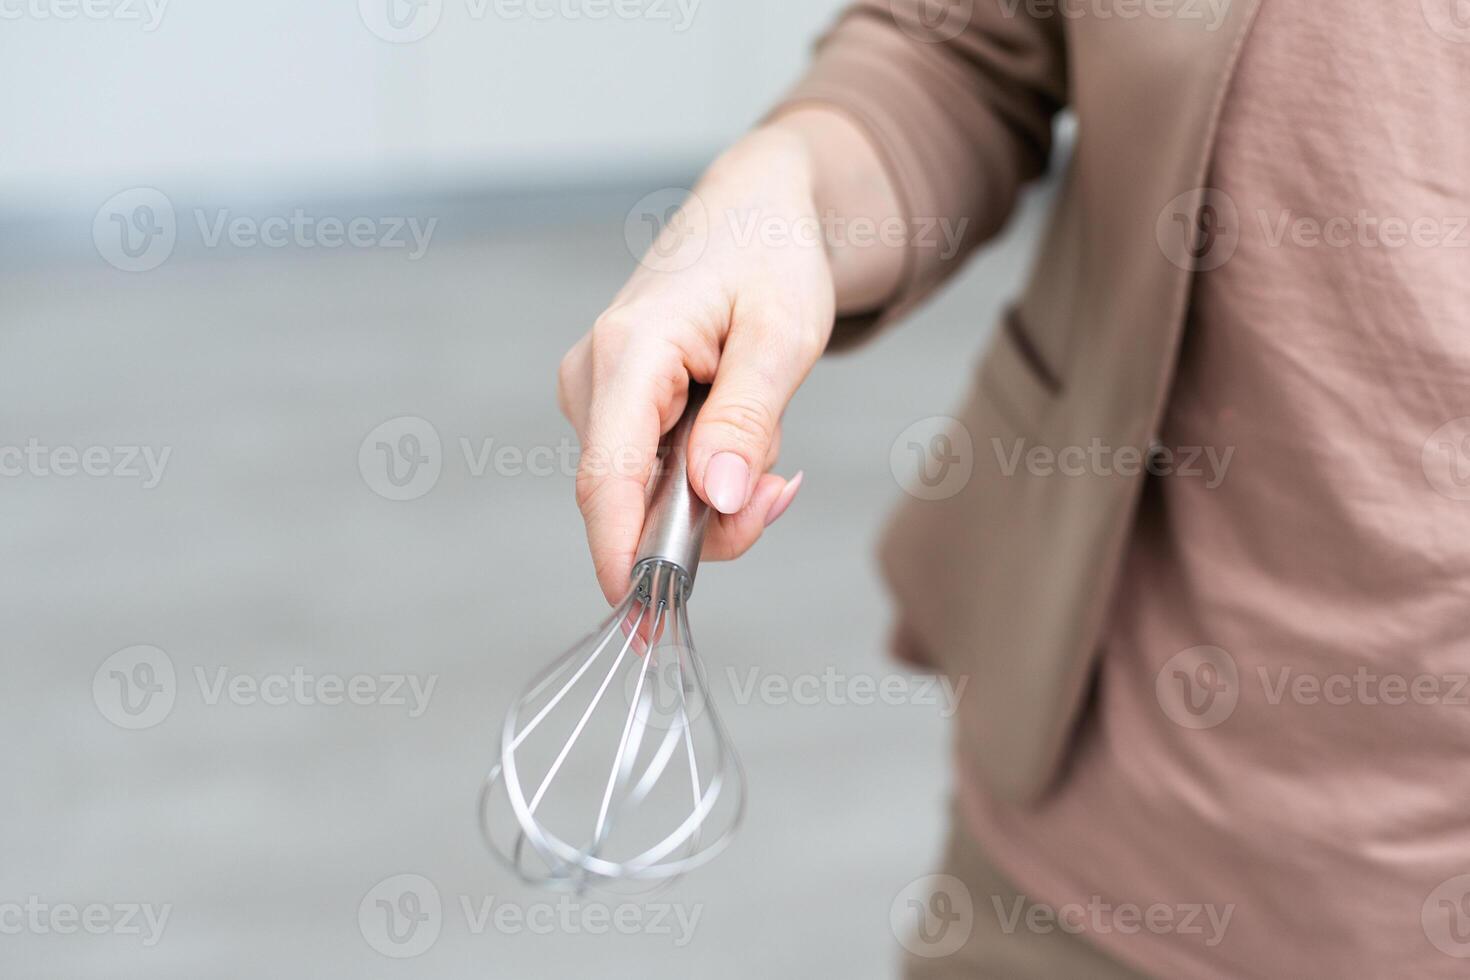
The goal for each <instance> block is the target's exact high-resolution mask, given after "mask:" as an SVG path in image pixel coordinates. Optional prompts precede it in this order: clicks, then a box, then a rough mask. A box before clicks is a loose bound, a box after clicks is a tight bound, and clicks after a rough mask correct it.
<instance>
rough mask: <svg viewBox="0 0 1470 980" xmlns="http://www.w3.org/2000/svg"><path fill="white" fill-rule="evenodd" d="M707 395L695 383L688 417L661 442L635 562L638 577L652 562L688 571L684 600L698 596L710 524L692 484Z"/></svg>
mask: <svg viewBox="0 0 1470 980" xmlns="http://www.w3.org/2000/svg"><path fill="white" fill-rule="evenodd" d="M708 394H709V386H708V385H699V384H691V385H690V386H689V403H688V404H687V405H686V406H685V407H684V414H683V415H681V416H679V421H678V422H676V423H674V427H673V428H672V429H670V430H669V432H668V435H666V436H664V438H663V440H662V441H661V442H660V443H659V450H658V463H657V465H656V466H655V469H654V475H653V482H652V491H651V492H650V494H649V498H648V512H647V514H646V515H645V517H644V519H643V536H642V537H640V538H639V539H638V557H637V558H636V559H634V562H633V567H634V569H635V572H634V575H635V577H636V574H637V572H636V569H637V568H638V566H639V565H641V564H643V563H644V562H647V561H662V562H668V563H669V564H671V565H676V566H678V567H679V569H680V570H681V571H683V572H684V594H685V596H688V594H689V593H690V592H692V591H694V573H695V572H697V571H698V570H699V550H700V548H702V547H703V546H704V529H705V526H706V525H708V524H709V507H708V506H706V505H705V502H704V501H703V500H700V499H699V497H698V495H696V494H695V492H694V488H693V487H691V486H690V485H689V433H690V431H691V430H693V428H694V419H695V417H696V416H697V415H699V410H700V408H701V407H702V406H703V405H704V399H705V397H706V396H707V395H708Z"/></svg>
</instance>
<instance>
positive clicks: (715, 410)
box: [689, 306, 820, 517]
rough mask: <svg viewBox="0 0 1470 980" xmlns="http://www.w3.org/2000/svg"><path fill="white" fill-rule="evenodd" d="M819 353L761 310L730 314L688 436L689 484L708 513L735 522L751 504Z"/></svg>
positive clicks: (798, 332) (795, 330)
mask: <svg viewBox="0 0 1470 980" xmlns="http://www.w3.org/2000/svg"><path fill="white" fill-rule="evenodd" d="M764 309H765V310H768V309H770V307H769V306H768V307H765V308H764ZM819 353H820V349H819V347H818V346H817V345H816V344H815V343H813V342H810V341H809V340H808V339H806V336H805V332H804V331H801V330H800V329H798V326H797V324H794V323H778V322H775V317H774V316H773V315H772V314H770V313H767V312H764V311H763V313H762V314H761V316H760V318H759V319H758V320H755V321H754V322H752V318H750V317H745V318H744V319H742V318H741V316H740V313H739V311H736V314H735V322H734V325H733V326H732V329H731V331H730V334H729V337H728V339H727V340H726V343H725V348H724V350H723V351H722V352H721V354H720V363H719V367H718V369H717V371H716V373H715V380H714V385H713V387H712V388H711V389H710V394H709V399H708V400H707V401H706V402H705V404H704V408H703V409H702V410H701V411H700V413H699V418H698V420H697V421H696V422H695V426H694V431H693V433H692V434H691V435H690V438H689V472H690V480H689V482H690V483H691V484H692V485H693V487H694V490H695V492H696V493H698V494H699V495H700V497H702V498H703V499H704V501H705V502H706V503H708V504H709V505H710V506H711V507H713V508H714V509H715V511H716V512H718V513H720V514H723V515H726V516H738V515H739V514H740V512H741V511H743V510H744V509H745V508H746V507H747V505H749V504H750V503H751V501H752V499H753V494H754V493H755V490H756V487H757V484H758V482H759V481H760V478H761V474H762V473H763V472H764V471H765V469H766V466H767V465H768V460H771V459H773V458H774V453H775V450H776V448H777V440H778V437H779V432H780V426H781V414H782V413H783V412H784V411H785V410H786V405H787V403H788V402H789V401H790V400H791V396H792V395H793V394H794V393H795V392H796V389H797V386H798V385H800V384H801V382H802V381H803V380H804V379H805V378H806V375H807V372H808V371H809V370H810V369H811V366H812V363H813V362H814V361H815V360H816V358H817V355H818V354H819ZM760 516H762V517H763V516H764V515H763V514H762V515H760Z"/></svg>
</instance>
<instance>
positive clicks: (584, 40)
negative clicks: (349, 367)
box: [0, 0, 841, 210]
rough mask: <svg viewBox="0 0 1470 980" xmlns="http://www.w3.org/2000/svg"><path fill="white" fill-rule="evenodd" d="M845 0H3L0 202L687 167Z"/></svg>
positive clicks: (728, 129)
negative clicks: (394, 39) (396, 23)
mask: <svg viewBox="0 0 1470 980" xmlns="http://www.w3.org/2000/svg"><path fill="white" fill-rule="evenodd" d="M414 2H417V3H418V4H420V5H421V6H420V7H418V8H417V9H416V8H415V7H413V6H412V4H413V3H414ZM390 3H391V4H395V5H396V8H395V9H396V12H397V13H398V14H399V15H400V19H401V20H400V22H406V23H407V24H408V25H409V30H408V31H407V32H406V33H407V34H409V35H412V33H414V31H415V29H419V28H422V27H424V26H427V25H429V24H430V23H434V20H435V18H436V17H437V23H436V24H435V26H434V27H433V29H432V30H431V31H430V32H429V33H428V34H427V36H425V37H423V38H422V39H420V40H417V41H414V42H411V43H390V42H389V41H386V40H383V39H382V38H381V37H379V36H378V35H377V34H375V33H374V31H373V30H372V29H370V28H369V26H368V23H369V22H373V23H375V24H378V25H379V26H380V27H382V29H383V30H384V31H385V32H387V33H390V34H391V33H393V32H392V31H391V30H390V29H389V28H387V27H386V24H387V21H386V16H385V15H386V13H387V11H388V10H389V6H388V5H389V4H390ZM840 5H841V0H799V2H788V0H360V2H358V0H250V2H245V0H0V207H5V206H9V207H10V208H12V209H15V208H21V209H26V210H35V209H42V210H44V209H46V208H49V207H51V206H53V205H55V206H73V205H80V204H88V203H95V201H97V200H99V199H100V198H99V195H101V196H103V197H105V196H106V195H107V194H110V193H111V192H113V191H115V190H117V189H118V188H120V187H125V186H131V185H135V184H146V183H162V184H167V185H168V186H170V187H173V188H178V187H189V188H193V189H194V190H196V191H197V192H198V193H201V194H217V193H219V192H220V191H221V190H227V191H230V192H241V191H262V192H272V191H278V190H280V189H283V188H285V189H291V190H297V189H301V188H312V189H330V190H343V189H350V190H392V191H402V190H403V189H405V188H421V187H422V186H424V185H426V184H434V183H453V184H456V185H465V184H469V185H472V186H473V185H488V186H497V187H515V186H520V185H546V184H553V185H554V184H557V183H564V182H601V181H604V180H608V179H617V178H618V177H620V176H624V177H625V176H630V175H637V174H641V173H651V172H668V171H670V170H673V169H679V168H691V167H693V166H696V165H697V164H698V163H699V162H701V161H702V160H704V159H706V158H707V157H708V156H709V154H710V153H712V152H714V151H715V149H717V148H718V147H719V146H720V145H722V144H723V143H725V142H727V141H728V140H729V139H730V138H731V137H732V136H734V135H736V134H738V133H739V132H740V131H741V129H742V128H743V127H745V126H748V125H749V124H750V123H751V122H752V121H753V120H754V119H755V118H757V117H758V116H759V114H760V113H761V111H762V109H763V107H764V106H765V105H767V104H768V103H769V101H770V99H771V98H772V97H774V96H775V95H776V94H777V93H779V92H780V91H781V89H782V87H783V86H785V85H786V84H788V83H789V82H790V80H791V79H792V77H793V76H794V75H795V74H796V73H797V72H799V71H800V68H801V65H802V62H803V59H804V58H805V57H806V54H807V51H808V48H809V45H810V43H811V41H812V39H813V38H814V37H815V35H816V34H817V33H818V31H819V30H820V29H821V27H822V25H823V24H825V23H826V22H827V21H828V20H829V18H830V17H831V16H832V14H833V12H834V11H835V10H836V9H837V8H838V7H839V6H840ZM415 17H417V18H419V19H417V20H415V19H414V18H415ZM150 25H154V26H153V29H151V30H150V29H149V28H150ZM397 36H402V35H397Z"/></svg>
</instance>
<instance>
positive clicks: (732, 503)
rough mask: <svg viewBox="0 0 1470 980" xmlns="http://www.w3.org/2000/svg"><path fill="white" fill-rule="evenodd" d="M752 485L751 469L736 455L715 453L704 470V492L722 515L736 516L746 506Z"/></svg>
mask: <svg viewBox="0 0 1470 980" xmlns="http://www.w3.org/2000/svg"><path fill="white" fill-rule="evenodd" d="M749 484H750V467H749V466H748V465H746V462H745V460H743V459H741V458H740V457H739V456H737V455H735V454H734V453H715V455H714V458H713V459H711V460H710V461H709V466H707V467H705V470H704V492H705V493H706V494H708V495H709V502H710V503H711V504H712V505H714V508H715V510H717V511H719V512H720V513H721V514H734V513H737V512H738V511H739V510H740V508H742V507H744V506H745V491H746V488H747V487H748V485H749Z"/></svg>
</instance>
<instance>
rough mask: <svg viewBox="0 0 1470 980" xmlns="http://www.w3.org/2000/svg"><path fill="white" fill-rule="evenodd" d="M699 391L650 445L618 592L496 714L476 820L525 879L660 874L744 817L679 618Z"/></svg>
mask: <svg viewBox="0 0 1470 980" xmlns="http://www.w3.org/2000/svg"><path fill="white" fill-rule="evenodd" d="M706 394H707V389H706V388H705V387H704V386H702V385H698V386H691V390H690V393H689V402H688V406H687V407H686V408H685V410H684V414H683V416H682V417H681V418H680V420H679V422H678V423H677V424H676V425H675V426H674V428H673V429H672V430H670V432H669V434H668V435H667V436H666V437H665V438H664V440H663V444H662V445H661V447H660V453H659V455H660V465H659V466H658V468H657V471H656V474H655V476H654V479H653V481H652V488H651V494H650V497H649V506H648V516H647V519H646V521H645V523H644V528H643V535H642V538H641V539H640V541H639V546H638V557H637V559H636V561H635V563H634V568H633V576H632V583H631V586H630V588H629V590H628V595H627V597H626V598H625V599H623V601H622V603H621V604H619V605H618V607H617V608H616V609H615V610H614V611H613V613H612V615H611V616H609V617H608V619H607V621H606V622H604V623H603V625H602V626H601V628H599V629H598V630H597V631H596V632H594V633H592V634H591V635H590V636H588V637H587V638H586V639H584V640H583V641H582V642H581V643H579V644H577V645H576V646H574V647H573V648H572V649H571V650H569V651H568V652H567V653H566V654H564V655H563V656H562V657H560V658H559V659H557V660H556V661H555V662H554V663H553V664H552V665H551V666H550V667H548V668H547V669H546V670H545V671H543V672H542V673H541V674H540V675H539V676H538V677H537V678H536V679H535V680H534V681H532V683H531V685H530V687H528V688H527V689H526V691H525V693H523V694H522V695H521V697H520V698H519V699H518V700H517V701H516V702H515V704H513V705H512V706H511V708H510V711H509V712H508V713H507V714H506V718H505V724H504V725H503V726H502V729H501V736H500V747H499V750H498V753H497V756H496V763H495V765H494V767H493V768H491V770H490V772H489V774H488V776H487V777H486V779H485V784H484V787H483V789H482V791H481V794H480V821H481V829H482V831H483V832H484V835H485V839H486V841H487V842H488V843H489V844H490V846H491V849H492V850H493V851H495V852H496V853H497V854H499V855H500V856H501V857H502V858H504V859H505V860H506V862H507V863H508V864H509V865H510V867H511V868H512V869H514V870H515V871H516V873H517V874H518V875H520V876H521V877H522V878H523V879H524V880H526V881H528V882H532V883H535V884H540V885H547V886H553V887H565V888H571V889H575V890H577V891H582V890H585V889H586V888H588V887H606V886H612V885H615V884H619V883H627V882H633V883H640V882H641V883H657V882H663V881H667V880H669V879H672V878H674V877H676V876H678V875H681V874H683V873H685V872H687V871H689V870H691V869H693V868H696V867H698V866H699V865H701V864H704V863H705V862H706V861H708V860H709V859H710V858H712V857H714V856H715V855H716V854H717V853H718V852H719V851H721V850H722V849H723V848H724V847H725V845H726V844H727V843H728V842H729V840H730V836H731V834H732V833H733V832H734V831H735V828H736V827H737V826H738V824H739V822H740V819H741V817H742V815H743V812H744V806H745V803H744V797H745V775H744V772H743V771H742V769H741V767H740V762H739V759H738V758H737V757H736V755H735V751H734V749H733V748H731V746H730V741H729V736H728V734H727V733H726V731H725V727H724V725H723V724H722V723H721V721H720V718H719V714H718V712H717V711H716V708H715V705H714V704H713V703H712V702H711V700H710V697H709V688H708V685H707V683H706V680H705V675H704V666H703V664H701V663H700V660H699V656H698V654H696V653H695V650H694V637H693V634H692V633H691V631H690V628H689V618H688V606H687V603H688V600H689V594H690V592H691V591H692V590H693V588H694V575H695V572H696V570H697V569H698V567H699V551H700V547H701V545H702V544H703V541H704V531H705V525H706V524H707V523H708V520H709V513H708V508H707V507H706V506H705V504H704V502H703V501H701V500H700V499H699V498H698V497H697V496H696V495H695V493H694V491H693V489H692V488H691V487H690V486H689V478H688V471H687V468H686V449H687V445H688V441H689V432H690V429H691V428H692V427H693V424H694V418H695V416H696V415H697V414H698V412H699V408H700V406H701V405H702V404H703V403H704V399H705V395H706Z"/></svg>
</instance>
